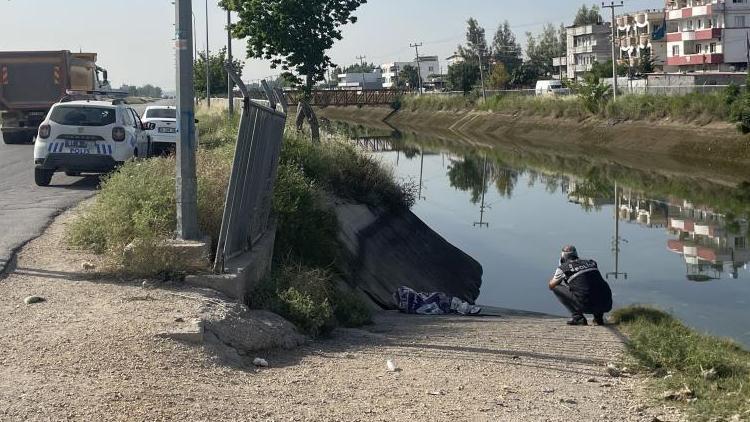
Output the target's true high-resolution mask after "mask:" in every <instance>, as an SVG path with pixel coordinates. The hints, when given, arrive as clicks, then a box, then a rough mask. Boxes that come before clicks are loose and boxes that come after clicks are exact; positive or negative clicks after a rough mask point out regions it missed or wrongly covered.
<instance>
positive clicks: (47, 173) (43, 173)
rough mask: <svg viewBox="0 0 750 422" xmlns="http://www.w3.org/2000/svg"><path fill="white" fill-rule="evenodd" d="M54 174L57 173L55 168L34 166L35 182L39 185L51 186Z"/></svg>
mask: <svg viewBox="0 0 750 422" xmlns="http://www.w3.org/2000/svg"><path fill="white" fill-rule="evenodd" d="M53 174H55V171H54V170H47V169H43V168H39V167H36V168H34V183H36V185H37V186H49V183H50V182H51V181H52V175H53Z"/></svg>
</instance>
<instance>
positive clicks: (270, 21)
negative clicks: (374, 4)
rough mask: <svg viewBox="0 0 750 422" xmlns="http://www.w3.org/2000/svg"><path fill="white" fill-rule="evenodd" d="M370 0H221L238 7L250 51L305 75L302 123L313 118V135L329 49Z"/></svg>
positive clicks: (235, 29) (235, 31)
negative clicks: (315, 100)
mask: <svg viewBox="0 0 750 422" xmlns="http://www.w3.org/2000/svg"><path fill="white" fill-rule="evenodd" d="M366 2H367V0H221V5H222V7H224V8H225V9H227V10H231V11H234V12H237V14H238V15H239V21H238V22H236V23H234V24H232V25H231V28H230V29H231V32H232V36H233V37H234V38H238V39H247V57H251V58H256V59H266V60H270V61H271V67H272V68H273V69H276V68H277V67H281V68H282V69H283V70H287V71H292V72H293V73H294V74H295V75H299V76H297V78H298V79H300V83H301V89H302V92H303V98H302V101H301V102H300V105H299V107H297V119H296V124H297V129H298V130H301V129H302V125H303V123H304V120H305V119H307V121H308V123H309V124H310V129H311V131H312V137H313V141H316V142H317V141H319V140H320V126H319V124H318V119H317V117H316V116H315V113H314V112H313V110H312V107H310V98H311V97H312V90H313V87H314V86H315V83H316V82H317V81H321V80H324V78H325V73H326V70H327V69H328V68H329V67H330V66H332V65H333V63H332V62H331V58H330V56H328V54H326V52H327V51H328V50H330V49H331V47H333V44H334V43H335V42H336V41H337V40H340V39H341V38H342V36H341V27H342V26H344V25H346V24H348V23H355V22H357V18H356V17H355V16H353V15H352V14H353V13H354V11H355V10H357V8H359V6H360V5H362V4H364V3H366Z"/></svg>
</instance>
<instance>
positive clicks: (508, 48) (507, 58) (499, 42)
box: [491, 20, 523, 73]
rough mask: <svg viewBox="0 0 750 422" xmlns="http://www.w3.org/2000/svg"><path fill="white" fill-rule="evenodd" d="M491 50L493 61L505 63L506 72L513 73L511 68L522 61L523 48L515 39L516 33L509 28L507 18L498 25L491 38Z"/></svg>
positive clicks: (513, 68) (514, 67)
mask: <svg viewBox="0 0 750 422" xmlns="http://www.w3.org/2000/svg"><path fill="white" fill-rule="evenodd" d="M491 50H492V58H493V59H494V60H495V62H499V63H502V64H503V65H505V69H506V70H507V71H508V73H513V70H515V69H516V68H517V67H518V66H519V65H520V64H521V63H522V62H523V58H522V56H523V50H521V45H520V44H519V43H518V41H516V34H514V33H513V31H512V30H511V29H510V24H509V23H508V21H507V20H506V21H505V22H503V23H501V24H500V25H498V27H497V31H496V32H495V37H494V39H493V40H492V48H491Z"/></svg>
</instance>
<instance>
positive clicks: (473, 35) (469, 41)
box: [458, 18, 487, 68]
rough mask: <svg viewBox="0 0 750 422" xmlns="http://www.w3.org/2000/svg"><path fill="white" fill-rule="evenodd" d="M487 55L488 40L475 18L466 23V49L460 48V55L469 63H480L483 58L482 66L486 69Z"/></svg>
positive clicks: (460, 46)
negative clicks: (485, 58)
mask: <svg viewBox="0 0 750 422" xmlns="http://www.w3.org/2000/svg"><path fill="white" fill-rule="evenodd" d="M486 54H487V38H486V37H485V32H484V28H482V27H481V26H479V22H477V20H476V19H474V18H469V20H468V21H466V47H464V46H462V45H459V46H458V55H459V56H461V57H462V58H463V59H464V61H466V62H469V63H476V64H478V63H479V60H480V57H481V58H482V65H483V66H484V67H485V68H486V67H487V62H486V60H484V57H485V56H486Z"/></svg>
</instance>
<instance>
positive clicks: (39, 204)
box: [0, 135, 99, 274]
mask: <svg viewBox="0 0 750 422" xmlns="http://www.w3.org/2000/svg"><path fill="white" fill-rule="evenodd" d="M0 136H1V135H0ZM98 185H99V178H98V177H94V176H88V177H67V176H65V174H64V173H56V174H55V177H53V178H52V183H51V184H50V186H48V187H44V188H42V187H38V186H37V185H36V184H34V146H33V145H5V144H4V143H2V142H0V274H2V273H3V271H5V267H6V266H7V265H8V263H9V260H10V259H11V255H12V252H13V251H14V250H15V249H17V248H18V247H20V246H22V245H23V244H24V243H26V242H28V241H29V240H31V239H32V238H34V237H36V236H38V235H39V234H41V232H42V230H44V228H45V227H46V226H47V224H48V223H49V221H50V219H52V218H53V217H54V216H55V215H57V214H58V213H59V212H60V211H62V210H64V209H65V208H69V207H71V206H73V205H75V204H77V203H78V202H80V201H81V200H83V199H85V198H87V197H89V196H91V195H93V194H94V192H95V190H96V188H97V186H98ZM62 256H63V255H62V254H61V257H62Z"/></svg>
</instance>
